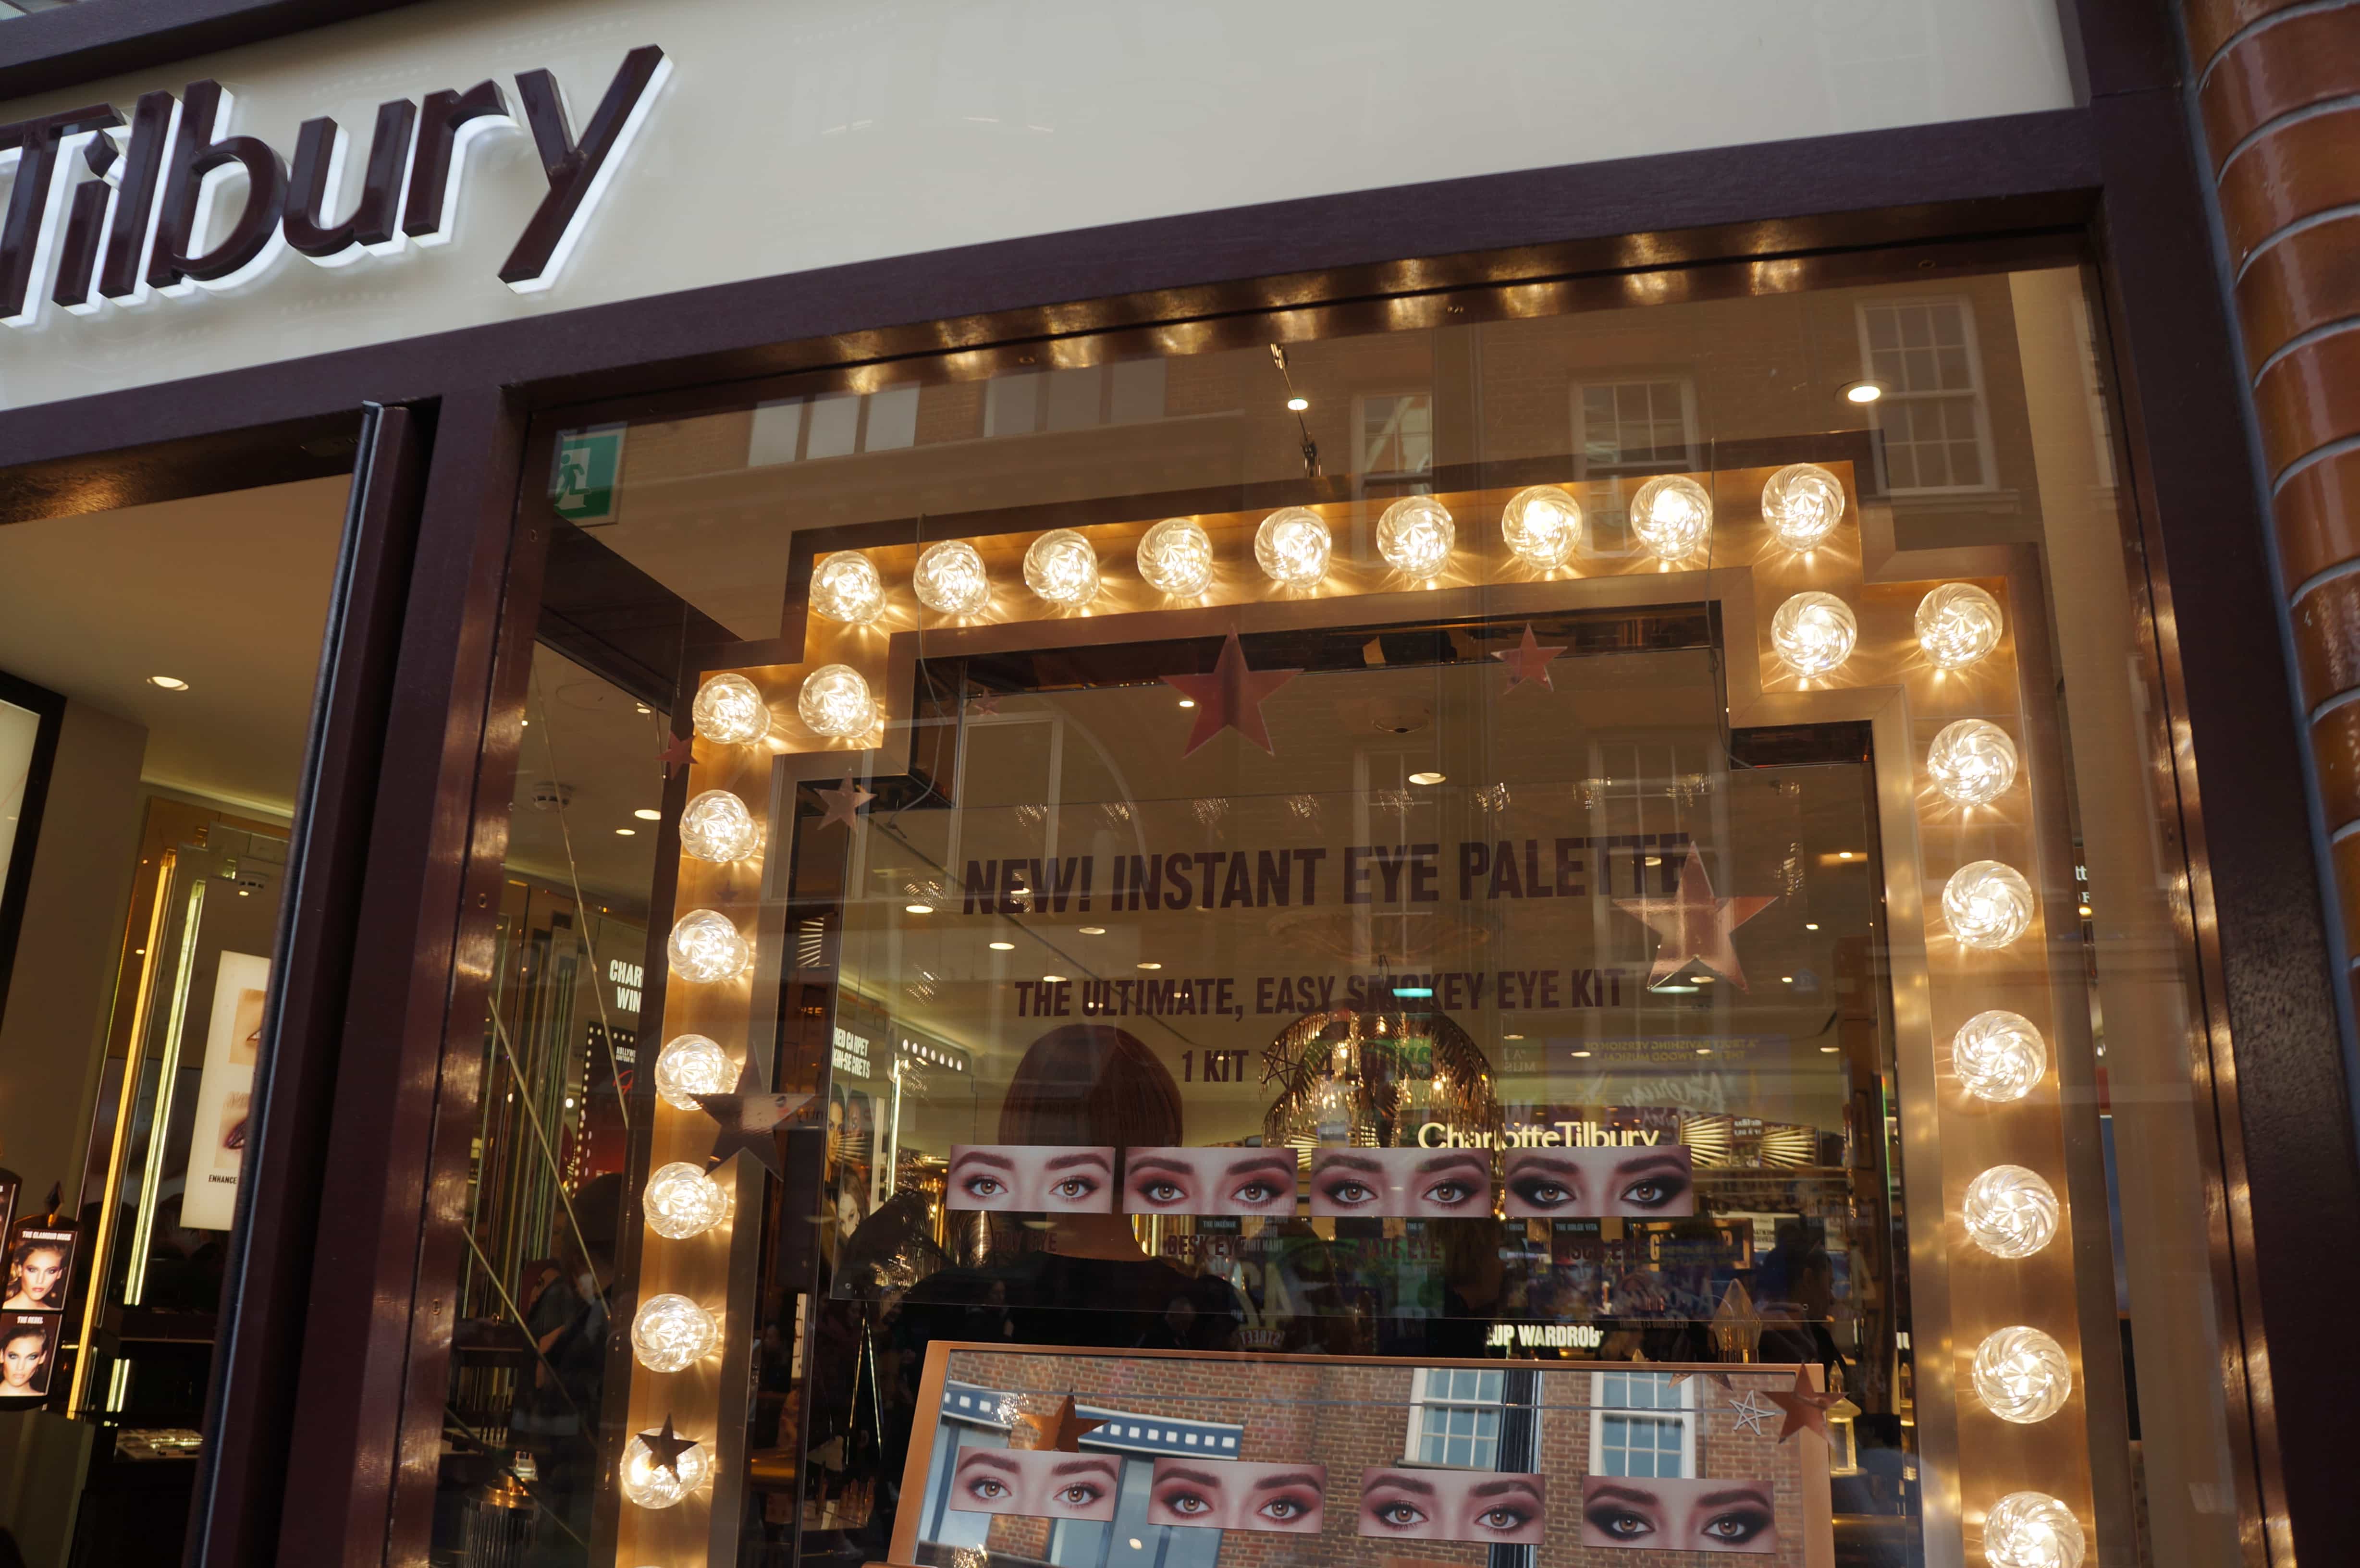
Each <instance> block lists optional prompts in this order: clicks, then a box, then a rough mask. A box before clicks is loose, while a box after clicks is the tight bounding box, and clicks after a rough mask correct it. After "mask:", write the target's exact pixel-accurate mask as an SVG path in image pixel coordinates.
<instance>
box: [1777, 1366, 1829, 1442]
mask: <svg viewBox="0 0 2360 1568" xmlns="http://www.w3.org/2000/svg"><path fill="white" fill-rule="evenodd" d="M1762 1397H1763V1398H1764V1399H1767V1400H1769V1401H1770V1402H1771V1403H1772V1404H1774V1405H1775V1406H1777V1407H1778V1408H1779V1409H1780V1410H1784V1411H1786V1424H1785V1425H1783V1426H1781V1427H1780V1428H1779V1429H1778V1441H1779V1442H1781V1443H1784V1442H1786V1440H1787V1439H1788V1438H1790V1437H1792V1436H1794V1435H1795V1434H1796V1433H1797V1432H1801V1431H1803V1430H1804V1429H1805V1428H1806V1427H1808V1428H1809V1429H1810V1430H1811V1431H1813V1432H1818V1433H1819V1436H1820V1437H1822V1438H1824V1437H1826V1436H1827V1435H1828V1407H1829V1406H1830V1405H1832V1404H1834V1403H1835V1402H1836V1401H1837V1400H1838V1399H1842V1398H1843V1396H1842V1395H1841V1394H1822V1393H1820V1392H1819V1390H1818V1389H1816V1388H1812V1387H1811V1379H1810V1377H1809V1376H1808V1374H1806V1373H1805V1372H1804V1370H1803V1369H1802V1368H1801V1367H1796V1368H1795V1386H1794V1388H1791V1389H1789V1390H1787V1391H1786V1392H1785V1393H1783V1394H1782V1393H1779V1392H1777V1391H1776V1390H1775V1389H1772V1390H1768V1391H1765V1393H1764V1394H1763V1396H1762Z"/></svg>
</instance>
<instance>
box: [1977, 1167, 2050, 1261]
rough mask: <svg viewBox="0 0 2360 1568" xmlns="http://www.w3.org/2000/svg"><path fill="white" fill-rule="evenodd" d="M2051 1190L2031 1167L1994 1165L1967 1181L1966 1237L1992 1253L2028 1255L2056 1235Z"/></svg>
mask: <svg viewBox="0 0 2360 1568" xmlns="http://www.w3.org/2000/svg"><path fill="white" fill-rule="evenodd" d="M2057 1214H2058V1210H2057V1192H2056V1189H2054V1188H2052V1187H2051V1186H2049V1183H2048V1182H2046V1181H2042V1180H2041V1179H2040V1173H2039V1172H2038V1171H2027V1170H2026V1169H2025V1168H2024V1167H2023V1166H2021V1165H1994V1166H1993V1167H1992V1168H1991V1169H1990V1170H1988V1171H1984V1172H1983V1174H1982V1175H1980V1176H1978V1177H1976V1178H1975V1179H1974V1180H1973V1181H1970V1182H1968V1183H1967V1197H1966V1223H1967V1239H1968V1240H1970V1241H1972V1242H1973V1243H1974V1244H1975V1245H1976V1246H1977V1247H1982V1248H1983V1250H1984V1251H1985V1252H1988V1253H1990V1254H1991V1255H1992V1256H1993V1257H1994V1258H2029V1257H2031V1256H2032V1255H2033V1254H2034V1253H2036V1252H2038V1251H2039V1250H2040V1249H2041V1248H2042V1247H2046V1246H2048V1245H2049V1243H2050V1242H2052V1241H2054V1240H2056V1239H2057Z"/></svg>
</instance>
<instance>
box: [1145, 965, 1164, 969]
mask: <svg viewBox="0 0 2360 1568" xmlns="http://www.w3.org/2000/svg"><path fill="white" fill-rule="evenodd" d="M1140 967H1141V968H1142V969H1161V968H1163V967H1164V965H1162V964H1141V965H1140Z"/></svg>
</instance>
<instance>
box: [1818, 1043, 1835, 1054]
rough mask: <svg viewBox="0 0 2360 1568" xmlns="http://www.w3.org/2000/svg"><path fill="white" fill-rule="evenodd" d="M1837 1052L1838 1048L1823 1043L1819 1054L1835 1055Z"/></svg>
mask: <svg viewBox="0 0 2360 1568" xmlns="http://www.w3.org/2000/svg"><path fill="white" fill-rule="evenodd" d="M1835 1053H1836V1048H1835V1047H1834V1046H1832V1045H1823V1046H1821V1047H1819V1054H1820V1055H1821V1056H1833V1055H1834V1054H1835Z"/></svg>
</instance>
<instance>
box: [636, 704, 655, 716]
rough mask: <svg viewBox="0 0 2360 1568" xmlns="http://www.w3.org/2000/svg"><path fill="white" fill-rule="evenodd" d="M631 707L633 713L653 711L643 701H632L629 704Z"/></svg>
mask: <svg viewBox="0 0 2360 1568" xmlns="http://www.w3.org/2000/svg"><path fill="white" fill-rule="evenodd" d="M631 708H632V710H633V711H634V712H635V713H654V712H655V710H654V709H653V708H650V707H649V706H648V705H647V704H646V703H645V702H634V703H632V704H631Z"/></svg>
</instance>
